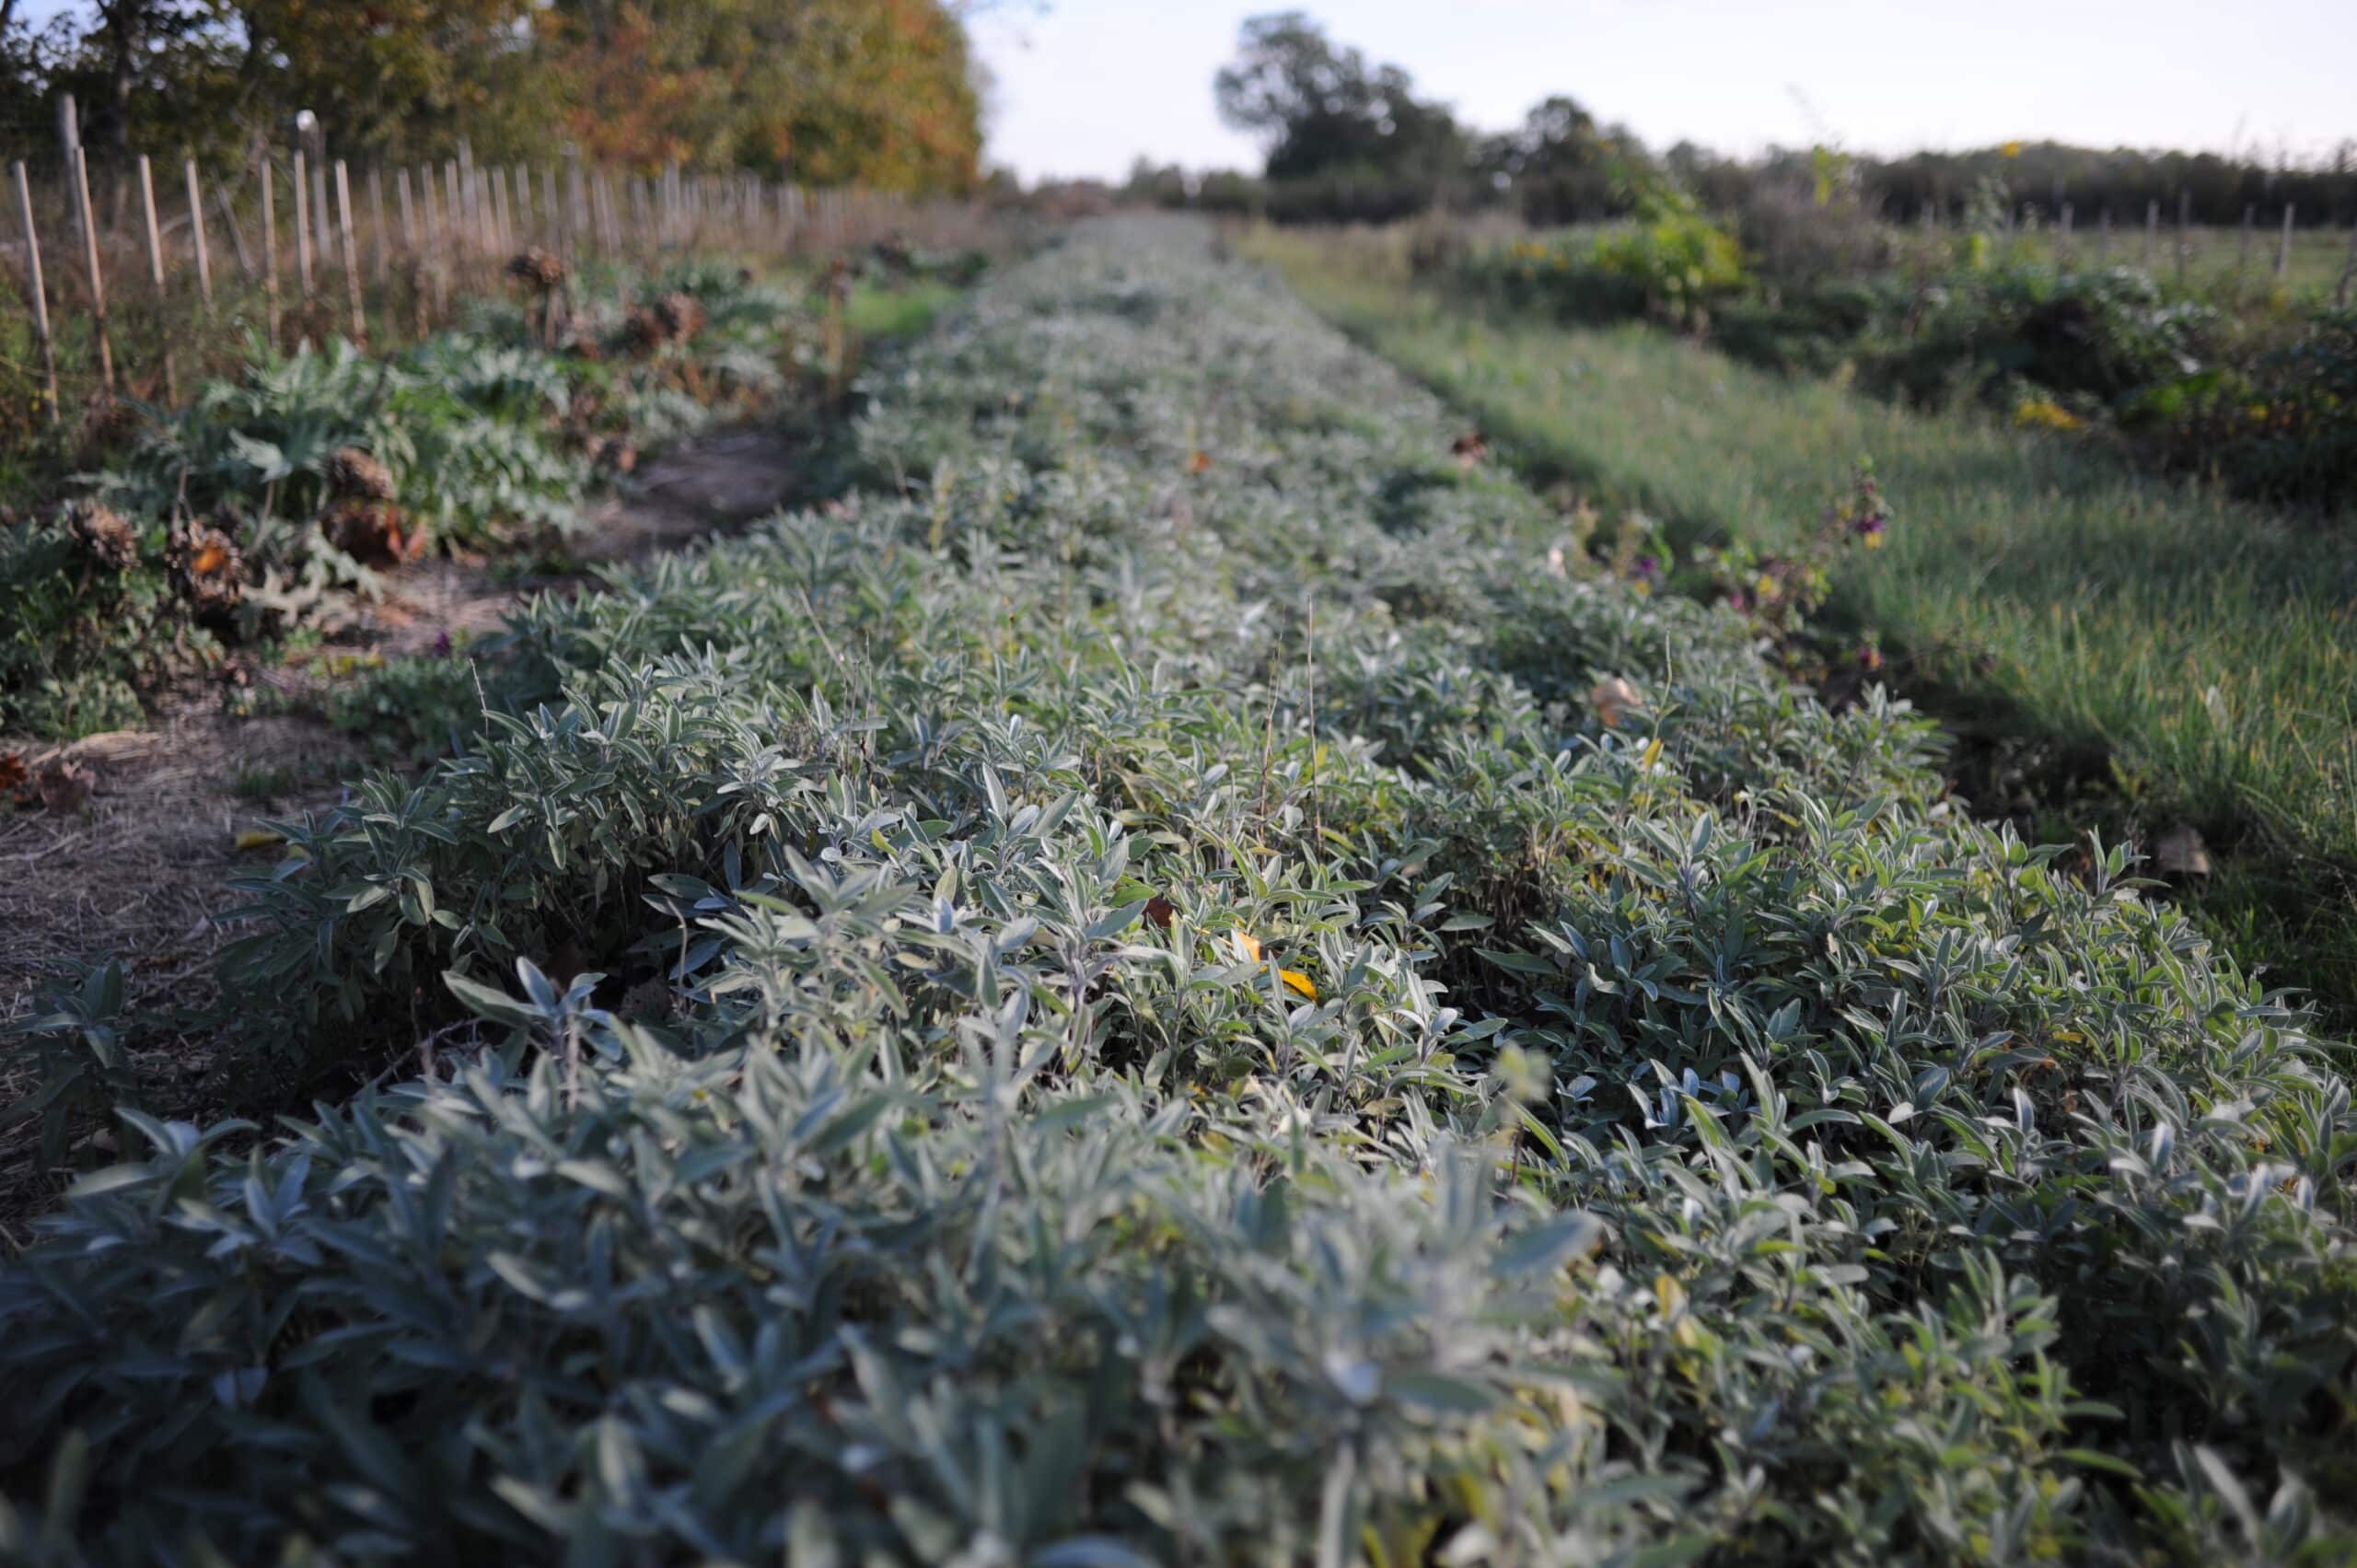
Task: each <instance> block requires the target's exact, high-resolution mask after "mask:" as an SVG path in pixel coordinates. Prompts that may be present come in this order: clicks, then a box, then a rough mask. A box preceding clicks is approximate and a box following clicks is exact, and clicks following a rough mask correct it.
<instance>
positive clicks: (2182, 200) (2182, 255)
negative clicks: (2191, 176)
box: [2177, 185, 2193, 288]
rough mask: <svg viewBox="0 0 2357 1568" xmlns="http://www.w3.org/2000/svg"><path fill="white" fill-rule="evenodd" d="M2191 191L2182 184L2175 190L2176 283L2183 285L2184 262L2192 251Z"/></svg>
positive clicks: (2178, 285)
mask: <svg viewBox="0 0 2357 1568" xmlns="http://www.w3.org/2000/svg"><path fill="white" fill-rule="evenodd" d="M2192 223H2193V192H2190V191H2188V190H2187V189H2185V187H2183V186H2181V185H2180V186H2178V187H2177V287H2179V288H2183V287H2184V286H2185V264H2186V262H2187V261H2188V260H2189V258H2190V257H2191V255H2192V253H2193V228H2192Z"/></svg>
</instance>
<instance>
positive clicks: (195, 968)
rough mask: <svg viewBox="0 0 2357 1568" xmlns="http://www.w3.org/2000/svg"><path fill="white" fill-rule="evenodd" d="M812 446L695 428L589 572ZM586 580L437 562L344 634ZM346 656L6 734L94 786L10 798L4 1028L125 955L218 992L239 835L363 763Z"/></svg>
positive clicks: (7, 1044) (741, 520) (740, 500)
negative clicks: (340, 716) (26, 799)
mask: <svg viewBox="0 0 2357 1568" xmlns="http://www.w3.org/2000/svg"><path fill="white" fill-rule="evenodd" d="M797 455H798V453H797V448H796V447H795V444H794V443H793V442H792V441H791V440H790V439H789V437H788V436H786V435H785V434H784V432H783V431H780V430H778V429H775V428H772V427H770V426H767V425H745V426H740V427H737V428H733V429H727V430H721V431H715V432H713V433H711V434H708V435H706V436H702V437H699V438H697V439H695V440H692V441H690V442H687V443H685V444H683V445H681V446H679V447H675V448H674V449H672V450H671V451H670V452H668V453H666V454H664V455H662V456H660V457H657V458H656V459H651V460H650V461H649V462H648V463H647V464H646V465H645V466H644V468H643V469H642V470H640V471H639V473H638V474H637V475H635V476H633V480H632V481H631V482H629V484H628V486H627V488H626V489H625V490H624V491H623V492H621V493H620V494H615V495H611V496H609V497H607V498H605V499H603V500H601V501H599V502H598V503H597V504H596V505H594V506H593V507H591V508H590V510H589V512H588V514H587V517H586V528H584V530H583V532H582V533H581V534H580V535H579V536H578V537H577V538H576V540H575V545H574V552H575V555H576V556H577V558H578V559H579V560H580V561H581V562H582V563H583V564H584V565H585V566H588V565H595V564H598V563H610V562H630V561H637V560H642V559H644V558H645V557H647V556H649V555H653V554H656V553H658V552H662V551H665V550H673V549H678V548H679V547H681V546H683V545H686V544H689V543H691V542H692V541H694V540H698V539H701V538H702V537H704V536H706V535H709V534H712V533H714V532H717V531H722V530H726V529H728V528H736V527H741V526H742V525H743V524H745V523H746V522H748V521H749V520H751V519H753V518H756V517H762V516H765V515H767V514H768V513H770V512H772V511H774V510H776V509H777V508H778V506H779V505H781V504H782V503H783V502H784V499H785V497H786V495H787V494H788V492H789V488H790V486H791V483H792V481H793V478H794V475H795V468H796V460H797ZM582 581H583V575H582V574H580V573H577V572H576V573H573V574H569V575H561V576H559V575H551V576H541V577H537V578H529V579H523V580H517V579H515V578H512V577H509V578H505V579H503V578H501V577H499V576H498V575H494V573H493V571H492V570H491V569H490V567H489V566H488V565H487V564H486V563H480V562H476V563H462V562H455V561H446V560H436V561H434V562H430V563H422V564H420V565H418V566H416V567H413V568H412V569H411V570H410V571H408V572H406V573H404V574H403V575H401V577H400V578H398V579H397V580H396V582H395V585H394V587H393V591H392V592H391V594H390V595H389V597H388V598H386V600H385V601H384V602H382V603H380V604H377V605H372V606H368V607H366V609H365V610H363V611H362V613H361V614H360V615H359V617H358V618H357V620H356V621H355V623H354V625H353V626H352V628H351V629H349V630H348V631H346V632H344V633H340V634H339V635H338V636H337V637H335V638H334V639H333V642H332V644H331V647H332V649H333V650H334V651H336V652H339V653H346V654H354V655H363V656H365V655H367V654H380V655H383V656H401V655H404V654H414V653H421V652H424V651H425V650H426V649H428V648H430V647H432V646H434V645H435V643H436V642H437V641H438V640H439V639H440V638H441V637H442V636H444V635H445V634H449V635H453V636H455V635H458V634H459V633H483V632H488V631H491V630H493V629H494V628H496V627H497V626H498V624H499V622H500V620H501V618H502V617H503V616H504V615H505V612H506V611H507V610H508V608H509V607H510V606H511V605H513V604H514V603H516V602H517V600H518V599H519V598H522V597H524V596H525V595H527V594H528V593H530V592H533V591H535V590H541V589H548V588H552V587H566V586H570V585H577V584H579V583H580V582H582ZM332 662H333V661H331V660H326V661H319V660H315V661H313V662H312V664H311V666H310V667H309V668H296V667H295V666H293V665H290V664H286V663H282V662H278V661H275V660H273V659H271V658H270V657H269V656H267V655H263V656H260V657H240V658H238V659H237V660H234V661H233V662H232V664H231V666H230V667H229V668H228V669H227V670H226V671H225V672H224V673H223V675H222V676H221V677H219V678H216V679H212V680H208V681H207V682H205V683H204V684H203V686H202V687H200V688H195V689H192V690H189V691H181V692H179V693H176V694H174V695H173V696H172V697H170V698H169V699H168V700H167V701H166V702H165V703H161V704H160V705H159V706H158V708H157V711H156V712H155V713H154V714H152V715H151V717H150V720H149V722H148V724H147V726H145V727H144V728H142V729H137V730H122V731H116V732H114V733H111V734H108V735H99V736H93V737H91V738H88V739H86V740H81V741H76V742H74V743H72V744H70V745H65V746H59V745H55V744H53V743H48V742H31V741H15V740H9V739H6V738H0V757H6V756H7V755H9V754H10V753H12V752H14V753H17V754H18V755H20V756H21V757H22V759H23V760H24V761H25V762H26V763H28V764H29V765H30V766H31V767H33V768H34V769H36V770H38V769H39V768H41V765H42V764H44V763H45V762H48V761H52V760H54V761H68V762H71V763H72V764H74V767H75V771H76V772H77V773H78V774H79V775H80V776H81V777H82V778H84V779H85V780H87V786H88V787H87V798H85V799H84V800H83V801H82V802H81V803H80V804H79V805H78V806H77V807H74V808H71V809H66V810H46V809H41V808H40V807H33V808H30V809H17V810H13V811H12V810H11V809H10V808H9V807H6V806H5V805H0V1026H5V1023H6V1021H8V1020H13V1019H16V1018H17V1017H20V1016H24V1014H25V1013H26V1011H27V1008H28V1005H29V1003H30V1002H31V1001H32V999H33V997H34V994H35V991H36V987H37V985H38V984H39V983H40V981H41V978H42V976H43V975H44V974H45V973H46V972H48V971H51V970H54V969H55V968H56V967H57V966H59V965H61V964H64V963H68V962H73V961H83V962H88V961H96V960H99V959H103V958H107V957H110V956H114V957H120V958H122V959H123V960H124V961H125V962H126V964H127V965H128V966H129V968H130V977H131V984H130V994H131V998H132V1001H133V1003H134V1005H141V1006H146V1007H168V1006H195V1005H203V1003H205V1002H208V1001H210V1000H211V998H212V995H213V986H212V981H211V967H212V966H211V960H212V958H213V955H214V953H215V950H216V949H217V948H219V947H220V946H221V945H222V943H223V942H224V941H226V939H227V935H228V933H227V932H226V929H225V928H224V927H223V925H222V924H221V923H220V922H219V920H218V919H217V917H218V916H219V915H220V913H221V912H223V911H225V910H226V909H229V908H231V907H233V906H234V904H235V902H236V899H237V895H236V894H234V893H233V892H231V891H230V890H229V889H228V888H227V887H226V883H227V881H228V879H229V878H230V877H232V876H234V875H236V874H237V873H238V870H239V869H240V867H241V866H243V867H245V868H248V869H256V868H259V867H261V866H262V865H267V864H268V856H267V852H266V851H241V850H240V849H239V848H238V833H239V832H240V831H241V830H246V829H248V828H250V827H251V826H252V825H253V824H255V823H256V822H258V821H261V820H263V819H271V818H289V817H299V816H301V815H302V814H303V813H305V812H316V811H320V810H324V809H326V808H327V807H331V806H333V805H334V804H336V803H337V801H338V800H340V799H341V798H342V797H343V792H344V786H345V783H346V781H347V780H348V779H349V778H350V777H351V776H352V775H354V773H356V772H360V771H362V769H363V768H364V767H365V766H366V761H367V759H366V749H365V748H364V747H363V746H362V745H361V744H360V742H359V740H358V739H357V738H354V737H353V736H350V735H346V734H343V733H341V732H339V731H337V730H335V729H333V728H331V727H330V726H329V725H328V724H327V722H326V721H325V719H324V717H323V716H322V715H321V712H320V707H319V703H320V699H321V698H322V697H323V695H324V694H325V692H326V691H327V690H328V689H329V688H330V687H331V685H332V684H333V682H334V679H336V678H335V677H333V676H331V675H329V674H327V673H324V672H323V667H324V666H327V665H330V664H332ZM240 689H243V691H244V694H245V695H248V696H251V695H256V694H259V693H261V692H267V693H269V694H270V698H271V700H269V701H266V702H263V703H260V704H258V705H260V706H261V707H262V708H264V709H265V710H266V711H265V712H264V713H263V714H261V716H251V717H239V716H235V715H234V714H232V712H231V711H230V703H229V702H228V699H229V698H231V697H233V696H237V695H239V694H240ZM249 705H253V704H249ZM23 1050H24V1048H23V1046H22V1044H21V1043H20V1042H17V1041H13V1040H6V1038H5V1037H0V1107H5V1106H6V1105H8V1104H11V1103H13V1102H14V1101H15V1100H16V1099H17V1097H18V1096H19V1095H21V1094H23V1093H25V1092H27V1091H28V1090H29V1087H30V1086H31V1083H30V1077H31V1074H30V1073H29V1069H28V1068H27V1066H26V1064H25V1063H24V1062H23V1061H22V1055H23ZM182 1066H183V1068H184V1070H186V1071H187V1072H188V1073H189V1074H190V1075H191V1076H192V1077H193V1076H196V1075H199V1074H202V1073H203V1069H204V1063H203V1061H202V1060H201V1059H192V1060H191V1061H189V1062H187V1063H182ZM31 1147H32V1145H31V1143H30V1139H29V1130H28V1129H22V1128H20V1129H17V1130H16V1131H14V1132H8V1133H6V1134H5V1135H0V1190H5V1191H23V1190H24V1188H25V1187H26V1186H27V1185H32V1186H36V1187H37V1186H39V1185H40V1183H39V1182H38V1181H34V1182H31V1183H27V1181H26V1180H25V1179H26V1177H27V1176H28V1175H29V1174H30V1173H29V1172H27V1171H25V1170H24V1169H22V1168H21V1165H22V1162H23V1161H24V1160H25V1159H27V1158H28V1157H29V1156H30V1153H31ZM9 1167H17V1168H9Z"/></svg>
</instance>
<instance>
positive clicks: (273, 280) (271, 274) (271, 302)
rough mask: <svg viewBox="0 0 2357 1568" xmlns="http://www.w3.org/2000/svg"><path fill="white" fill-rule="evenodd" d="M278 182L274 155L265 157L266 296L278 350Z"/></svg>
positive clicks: (263, 240)
mask: <svg viewBox="0 0 2357 1568" xmlns="http://www.w3.org/2000/svg"><path fill="white" fill-rule="evenodd" d="M277 183H278V181H277V179H276V178H275V177H274V176H273V173H272V172H271V161H270V154H269V153H268V152H267V151H264V152H263V154H262V157H261V261H262V274H261V276H262V285H261V286H262V295H263V297H264V301H265V308H266V309H267V310H268V311H269V315H270V348H271V352H272V353H273V354H275V353H277V352H278V213H277V208H276V203H277V198H276V197H275V196H273V195H272V194H271V191H272V189H273V187H274V186H275V185H276V184H277Z"/></svg>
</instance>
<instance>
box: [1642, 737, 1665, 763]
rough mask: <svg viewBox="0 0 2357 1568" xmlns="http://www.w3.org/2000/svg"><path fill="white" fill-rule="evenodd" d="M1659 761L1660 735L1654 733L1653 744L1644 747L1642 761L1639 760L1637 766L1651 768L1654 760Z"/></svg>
mask: <svg viewBox="0 0 2357 1568" xmlns="http://www.w3.org/2000/svg"><path fill="white" fill-rule="evenodd" d="M1658 761H1661V737H1660V736H1658V735H1656V736H1655V737H1654V739H1653V744H1652V745H1650V746H1648V747H1646V748H1645V755H1644V760H1643V761H1640V762H1639V763H1638V764H1637V766H1639V767H1641V768H1645V769H1651V768H1652V767H1653V765H1654V764H1655V762H1658Z"/></svg>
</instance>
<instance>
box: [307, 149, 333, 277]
mask: <svg viewBox="0 0 2357 1568" xmlns="http://www.w3.org/2000/svg"><path fill="white" fill-rule="evenodd" d="M334 236H335V218H334V215H332V214H331V213H330V212H329V210H328V163H327V159H326V158H325V157H319V158H317V159H315V160H313V162H312V164H311V254H312V255H313V256H315V257H317V258H318V259H319V271H321V272H323V273H324V272H326V271H327V269H328V258H329V257H331V256H332V255H334V254H335V238H334Z"/></svg>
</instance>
